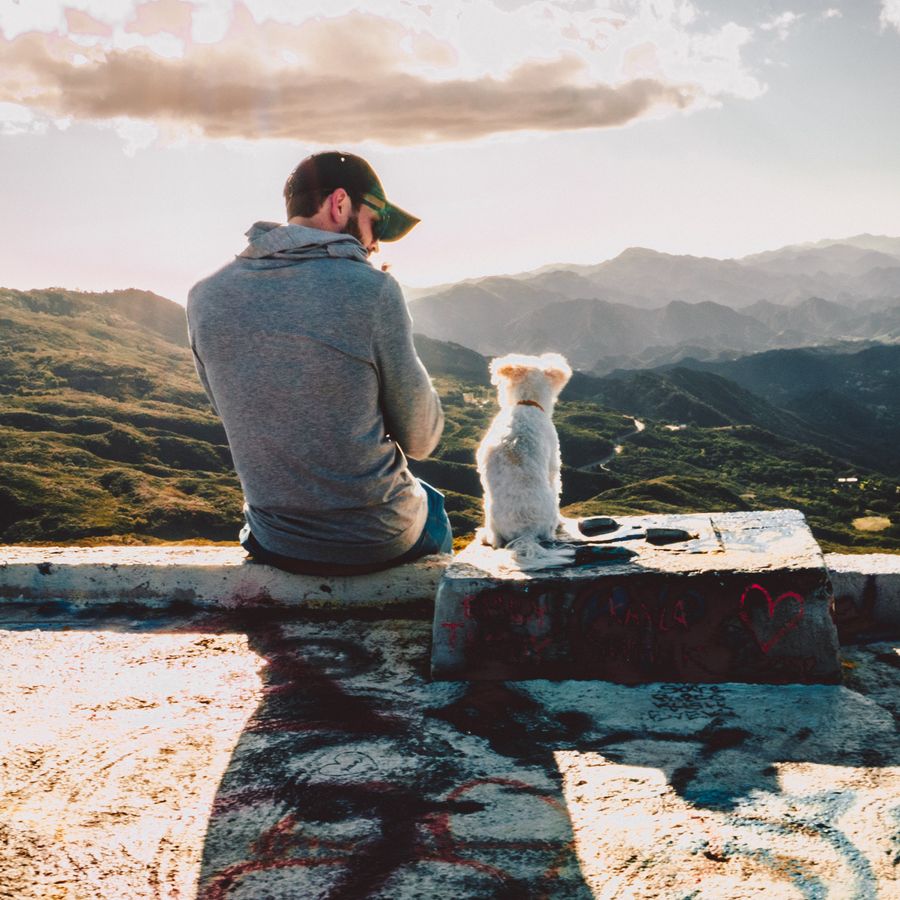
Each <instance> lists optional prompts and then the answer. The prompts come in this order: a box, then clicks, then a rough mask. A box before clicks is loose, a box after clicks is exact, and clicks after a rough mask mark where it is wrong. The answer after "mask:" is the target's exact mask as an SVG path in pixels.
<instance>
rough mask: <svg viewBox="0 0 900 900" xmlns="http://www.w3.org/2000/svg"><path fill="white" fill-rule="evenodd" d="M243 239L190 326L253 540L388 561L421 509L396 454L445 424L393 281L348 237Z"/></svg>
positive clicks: (195, 304) (421, 452)
mask: <svg viewBox="0 0 900 900" xmlns="http://www.w3.org/2000/svg"><path fill="white" fill-rule="evenodd" d="M247 236H248V238H249V239H250V243H249V245H248V247H247V248H246V250H244V251H243V253H241V254H240V255H239V256H238V257H237V258H236V259H235V260H234V262H231V263H229V264H228V265H226V266H224V267H223V268H222V269H220V270H219V271H218V272H216V273H215V274H213V275H211V276H210V277H209V278H205V279H204V280H203V281H200V282H199V283H198V284H196V285H195V286H194V287H193V289H192V290H191V292H190V295H189V296H188V302H187V316H188V329H189V332H190V339H191V348H192V350H193V352H194V359H195V362H196V365H197V372H198V373H199V375H200V379H201V381H202V382H203V386H204V388H205V389H206V393H207V394H208V396H209V399H210V401H211V403H212V405H213V408H214V409H215V410H216V412H217V413H218V414H219V416H220V417H221V419H222V422H223V423H224V425H225V431H226V433H227V435H228V443H229V446H230V447H231V453H232V456H233V458H234V466H235V469H236V470H237V474H238V477H239V478H240V480H241V486H242V488H243V491H244V501H245V503H244V515H245V517H246V519H247V523H248V524H249V526H250V530H251V531H252V532H253V535H254V537H255V538H256V539H257V540H258V541H259V543H260V544H262V546H263V547H265V548H266V549H267V550H269V551H271V552H273V553H280V554H281V555H283V556H290V557H293V558H295V559H302V560H310V561H313V562H322V563H359V564H366V563H379V562H385V561H387V560H390V559H392V558H394V557H396V556H399V555H400V554H402V553H405V552H406V551H407V550H408V549H409V548H410V547H412V545H413V544H414V543H415V542H416V540H417V539H418V537H419V534H420V533H421V531H422V528H423V527H424V524H425V517H426V512H427V501H426V498H425V493H424V491H423V490H422V487H421V485H420V484H419V483H418V481H417V480H416V479H415V478H414V477H413V476H412V475H411V474H410V472H409V469H408V468H407V465H406V457H405V456H404V454H407V455H409V456H411V457H413V458H415V459H421V458H424V457H426V456H428V454H429V453H431V451H432V450H434V448H435V446H436V445H437V442H438V439H439V438H440V436H441V431H442V429H443V424H444V419H443V413H442V411H441V404H440V400H439V399H438V396H437V393H436V391H435V390H434V388H433V387H432V385H431V380H430V379H429V377H428V373H427V372H426V371H425V367H424V366H423V365H422V363H421V361H420V360H419V358H418V356H417V355H416V351H415V348H414V347H413V342H412V320H411V319H410V316H409V313H408V311H407V309H406V304H405V302H404V300H403V294H402V293H401V291H400V286H399V285H398V284H397V282H396V281H395V280H394V279H393V278H392V277H391V276H390V275H387V274H385V273H383V272H381V271H379V270H377V269H375V268H373V266H372V265H371V264H370V263H369V261H368V259H367V257H366V254H365V251H364V250H363V248H362V245H361V244H360V243H359V241H357V240H356V239H355V238H353V237H351V236H350V235H346V234H333V233H331V232H328V231H319V230H318V229H315V228H305V227H303V226H301V225H277V224H275V223H272V222H258V223H256V224H255V225H254V226H253V227H252V228H251V229H250V231H248V232H247Z"/></svg>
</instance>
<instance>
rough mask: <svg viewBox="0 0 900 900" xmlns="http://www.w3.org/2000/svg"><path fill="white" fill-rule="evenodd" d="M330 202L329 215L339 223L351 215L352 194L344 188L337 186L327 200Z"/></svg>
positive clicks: (341, 223) (342, 222)
mask: <svg viewBox="0 0 900 900" xmlns="http://www.w3.org/2000/svg"><path fill="white" fill-rule="evenodd" d="M325 202H326V203H327V204H328V215H329V216H330V217H331V219H332V220H333V221H334V222H336V223H337V224H339V225H343V224H344V220H345V219H346V218H347V217H348V216H349V215H350V211H351V208H352V206H353V204H352V203H351V202H350V195H349V194H348V193H347V192H346V191H345V190H344V189H343V188H336V189H335V190H333V191H332V192H331V194H330V195H329V196H328V199H327V200H326V201H325Z"/></svg>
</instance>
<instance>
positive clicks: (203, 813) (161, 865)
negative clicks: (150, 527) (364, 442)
mask: <svg viewBox="0 0 900 900" xmlns="http://www.w3.org/2000/svg"><path fill="white" fill-rule="evenodd" d="M30 552H32V553H34V554H36V555H37V556H40V557H42V559H40V560H37V559H32V560H30V561H29V562H27V563H26V562H24V561H23V560H22V559H21V558H19V559H18V562H16V560H15V559H14V558H13V557H14V556H15V554H14V553H7V554H6V556H5V558H6V565H5V566H4V567H2V571H0V575H2V579H0V589H2V591H0V592H2V595H3V596H5V598H6V599H5V600H3V601H2V602H0V653H2V655H3V658H4V659H5V660H6V662H5V664H4V666H3V667H2V669H0V672H2V674H0V710H2V721H3V723H4V725H3V728H2V729H0V796H2V798H3V800H2V806H0V809H2V813H0V848H2V849H0V897H6V896H9V897H15V898H22V900H26V898H27V900H30V898H67V900H68V898H95V897H100V898H116V900H119V898H129V900H130V898H145V897H146V898H160V897H164V898H175V897H178V898H193V897H202V898H241V900H251V898H252V900H259V898H264V897H273V898H295V897H296V898H352V897H376V898H385V900H387V898H391V900H404V898H426V897H427V898H434V897H442V898H443V897H447V898H454V900H455V898H485V900H490V898H532V897H533V898H538V897H549V898H556V897H560V898H570V897H572V898H582V897H584V898H589V897H595V898H599V897H603V898H616V897H622V898H625V897H633V898H643V897H661V898H668V897H674V898H687V897H691V898H716V900H720V898H735V900H737V898H740V900H745V898H747V897H750V896H754V895H755V894H757V893H759V894H760V895H763V894H766V895H768V896H776V897H799V898H816V897H854V898H857V897H858V898H876V897H891V896H897V895H898V893H900V885H898V884H897V871H898V864H900V737H898V731H897V722H898V717H900V690H898V688H900V641H897V640H892V639H889V637H888V635H889V634H890V633H891V629H892V628H893V626H890V627H888V628H885V627H884V623H885V622H888V624H890V617H891V615H892V614H893V612H894V611H895V610H896V606H897V603H896V602H895V600H896V594H895V593H892V591H896V582H897V580H898V577H900V558H897V557H894V558H890V557H888V558H884V557H881V558H870V559H867V558H848V557H827V558H826V560H827V562H828V564H829V568H830V569H832V579H833V581H834V583H835V586H836V593H838V594H839V603H838V617H839V622H840V623H841V625H842V633H843V635H844V637H845V643H844V645H843V646H842V650H841V652H842V659H843V666H842V667H843V670H844V673H845V678H844V683H843V684H842V685H811V686H797V685H779V686H771V685H755V684H746V685H738V684H718V685H696V684H695V685H685V684H675V683H654V684H648V685H640V686H636V687H626V686H622V685H617V684H612V683H608V682H600V681H577V682H576V681H559V682H551V681H523V682H497V683H491V682H486V683H464V682H433V681H431V680H430V679H429V678H428V676H427V672H428V664H429V649H430V647H429V642H430V633H431V624H432V623H431V610H430V607H429V605H428V603H427V602H422V601H421V600H416V599H415V594H416V593H417V592H416V590H413V589H412V588H410V589H409V591H407V595H406V600H404V601H403V602H400V603H390V602H383V601H382V602H380V603H367V602H366V600H365V596H364V593H365V592H364V591H363V590H362V588H361V587H360V586H359V585H357V588H356V589H357V590H359V591H361V593H360V594H359V595H358V598H357V599H358V601H359V602H358V603H356V604H351V605H349V606H348V605H346V604H344V603H342V602H341V599H340V596H339V594H340V588H339V585H338V584H337V580H335V581H334V582H332V583H331V584H328V583H327V582H321V583H320V584H319V590H320V593H321V594H322V595H323V596H324V597H325V598H327V597H329V596H330V597H331V598H332V602H331V603H330V605H329V604H328V603H326V602H325V601H324V600H321V599H319V600H316V599H315V598H314V602H307V603H303V602H288V600H290V598H287V599H286V601H285V603H281V604H280V603H277V602H275V601H273V600H272V598H273V597H276V598H277V597H278V596H280V594H279V590H280V588H277V587H276V585H278V584H281V582H279V581H277V577H278V576H274V575H273V576H271V577H272V579H275V580H272V581H270V582H268V583H269V585H270V587H269V589H268V591H267V596H268V598H269V599H268V600H266V595H260V597H258V598H257V599H258V600H259V601H260V602H256V603H251V602H250V598H249V595H246V594H243V595H241V596H242V598H243V599H242V601H241V602H240V603H236V602H235V603H230V604H228V603H222V604H221V605H220V607H219V608H212V607H207V608H203V607H202V604H200V603H199V602H198V604H197V605H194V606H191V605H188V603H187V601H186V600H185V599H184V598H182V599H181V600H180V601H179V603H178V604H176V605H175V606H174V607H173V606H166V605H165V604H163V603H162V598H160V597H159V596H155V595H153V591H152V590H150V589H149V588H150V587H152V585H151V586H145V588H144V594H146V595H147V596H148V598H149V599H147V600H146V601H142V600H141V597H142V596H143V595H142V594H141V592H140V591H139V590H137V586H139V585H140V584H142V583H144V582H145V581H146V580H147V577H148V576H147V574H146V572H143V573H139V572H135V571H132V570H130V569H129V567H128V565H127V564H126V565H118V564H116V563H115V562H111V561H110V560H111V559H112V558H113V557H114V556H115V552H114V551H107V557H106V562H104V563H103V566H105V568H102V567H101V569H100V570H97V571H94V574H93V575H90V576H88V575H87V574H86V573H85V572H81V573H80V574H78V573H75V574H73V573H72V572H69V574H70V575H71V577H72V578H75V577H76V574H77V578H78V579H88V578H90V577H93V578H95V579H99V581H95V594H96V595H97V596H92V595H90V592H89V591H88V590H87V588H86V587H85V586H84V585H85V584H89V583H90V582H89V581H88V580H84V581H83V582H82V581H79V582H78V584H80V585H81V587H80V588H79V589H78V590H77V591H75V590H73V591H71V592H70V593H69V595H68V596H67V597H64V598H63V599H62V601H60V600H59V598H57V597H56V596H54V595H55V594H56V593H60V592H62V593H65V591H64V590H63V588H64V587H65V577H66V573H67V571H69V570H68V569H67V565H68V562H67V560H71V559H72V557H71V556H67V554H66V552H65V551H63V550H60V552H59V553H52V552H51V551H50V550H47V549H46V548H42V549H41V550H40V551H39V550H37V549H34V550H32V551H30ZM125 552H126V551H123V553H125ZM158 552H159V551H158ZM182 557H183V558H182V560H181V563H182V564H188V563H190V564H192V565H193V564H194V563H195V562H196V559H194V560H193V561H191V558H190V554H187V553H185V554H182ZM122 558H123V559H124V557H122ZM49 559H53V560H55V562H54V563H52V566H53V567H55V568H51V569H50V570H49V573H48V574H41V573H40V572H38V575H39V576H40V577H39V578H38V575H35V576H34V577H33V578H32V576H31V569H34V570H37V567H38V566H44V565H45V563H46V562H47V560H49ZM162 559H163V562H159V561H158V565H162V566H164V565H169V566H172V565H174V563H173V562H172V558H171V557H169V562H168V563H165V554H163V555H162ZM848 560H849V561H848ZM139 562H141V564H143V565H146V564H147V560H146V559H143V560H139ZM97 564H98V563H97V559H96V557H95V559H94V562H93V563H92V565H97ZM436 564H437V563H436V562H435V561H430V562H428V563H425V564H423V568H422V569H421V570H417V569H416V567H409V570H408V571H407V572H406V573H401V574H398V578H400V579H401V580H402V579H406V581H405V582H404V583H406V584H408V585H413V584H416V583H418V582H417V579H418V578H419V577H420V575H417V574H416V572H417V571H418V572H420V574H421V573H422V572H424V575H422V578H423V582H422V583H423V585H424V586H423V587H422V591H423V592H424V591H426V590H427V583H428V579H433V572H432V571H431V569H430V568H429V567H432V566H434V565H436ZM17 566H21V567H22V568H16V567H17ZM111 566H116V567H115V568H110V567H111ZM867 566H868V568H869V570H870V571H867V570H866V569H867ZM29 567H30V568H29ZM245 568H249V569H252V570H253V571H252V572H245V573H244V574H239V575H235V574H234V573H225V574H224V575H222V574H221V573H220V575H221V577H223V578H226V579H232V578H238V577H240V578H249V577H250V576H251V575H252V577H254V578H257V579H262V580H263V582H265V580H266V579H267V578H269V577H270V576H269V573H270V572H271V570H266V567H258V566H251V567H245ZM98 571H100V572H109V573H115V577H116V578H119V579H125V581H121V582H119V584H120V585H121V584H125V583H126V582H127V580H128V579H129V578H131V577H132V575H133V576H134V579H135V580H134V583H133V585H132V587H134V588H135V590H133V591H132V593H131V594H130V595H129V597H128V598H127V599H128V603H127V604H126V605H125V606H118V607H116V606H109V605H108V603H109V601H110V600H112V599H113V598H111V597H110V596H109V595H108V594H107V595H105V596H100V595H103V593H104V590H105V588H103V587H102V585H101V584H100V582H102V580H103V578H102V577H101V576H100V575H98V574H97V572H98ZM45 572H48V570H46V568H45ZM26 574H27V578H26V577H25V575H26ZM156 574H157V575H159V576H160V577H163V575H164V573H162V572H161V571H158V572H157V573H156ZM138 577H140V579H142V580H137V579H138ZM164 577H165V578H166V579H174V578H176V577H178V578H184V577H185V576H184V572H183V571H182V572H181V573H180V574H178V573H174V574H173V573H171V572H170V573H167V574H165V576H164ZM51 578H55V579H56V580H55V581H54V582H53V584H52V590H47V591H46V592H45V593H44V594H43V596H41V594H40V591H39V590H38V588H37V587H35V585H38V586H39V585H41V584H42V583H44V580H45V579H51ZM29 579H30V580H29ZM26 581H27V584H25V587H27V588H28V591H30V596H26V593H27V592H26V591H25V590H24V588H23V587H22V585H20V589H17V588H16V584H15V583H16V582H22V583H23V584H24V583H25V582H26ZM320 581H321V580H320ZM227 583H228V584H229V585H230V584H233V583H234V582H232V581H228V582H227ZM323 584H325V585H326V586H328V587H330V588H331V592H330V593H329V591H325V590H322V585H323ZM49 587H50V586H48V588H49ZM305 590H306V585H305V583H303V582H300V581H295V597H294V598H293V599H294V601H297V598H298V597H302V596H304V591H305ZM201 594H202V592H198V591H195V598H196V600H197V601H202V600H203V598H202V596H201ZM98 596H100V599H99V600H98V599H97V597H98Z"/></svg>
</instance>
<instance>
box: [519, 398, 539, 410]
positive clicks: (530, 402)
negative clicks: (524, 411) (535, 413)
mask: <svg viewBox="0 0 900 900" xmlns="http://www.w3.org/2000/svg"><path fill="white" fill-rule="evenodd" d="M519 406H536V407H537V408H538V409H539V410H540V411H541V412H544V407H543V406H541V404H540V403H538V402H537V400H520V401H519Z"/></svg>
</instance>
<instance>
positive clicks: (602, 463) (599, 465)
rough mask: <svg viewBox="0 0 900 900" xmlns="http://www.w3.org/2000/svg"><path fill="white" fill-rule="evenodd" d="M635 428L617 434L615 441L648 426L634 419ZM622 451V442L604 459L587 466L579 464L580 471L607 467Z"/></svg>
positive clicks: (623, 439)
mask: <svg viewBox="0 0 900 900" xmlns="http://www.w3.org/2000/svg"><path fill="white" fill-rule="evenodd" d="M633 421H634V428H632V429H631V431H626V432H625V433H624V434H618V435H616V437H615V438H613V440H615V441H627V440H628V438H631V437H634V436H635V435H636V434H640V433H641V432H642V431H643V430H644V429H645V428H646V427H647V426H646V425H645V424H644V423H643V422H642V421H641V420H640V419H634V420H633ZM621 452H622V444H620V443H617V444H616V446H615V447H613V451H612V453H608V454H607V455H606V456H604V457H603V459H598V460H595V461H594V462H591V463H588V464H587V465H586V466H579V467H578V471H579V472H596V471H597V470H598V469H606V468H607V465H606V464H607V463H609V462H611V461H612V460H614V459H615V458H616V457H617V456H618V455H619V454H620V453H621Z"/></svg>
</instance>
